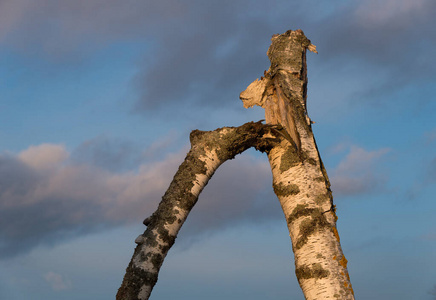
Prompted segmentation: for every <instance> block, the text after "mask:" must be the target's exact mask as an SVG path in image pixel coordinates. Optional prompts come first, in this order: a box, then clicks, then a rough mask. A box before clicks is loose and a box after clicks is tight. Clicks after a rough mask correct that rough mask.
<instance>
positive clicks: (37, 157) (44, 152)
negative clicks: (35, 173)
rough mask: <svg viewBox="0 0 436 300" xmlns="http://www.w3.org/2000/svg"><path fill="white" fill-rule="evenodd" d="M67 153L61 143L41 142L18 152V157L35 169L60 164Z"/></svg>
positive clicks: (66, 156)
mask: <svg viewBox="0 0 436 300" xmlns="http://www.w3.org/2000/svg"><path fill="white" fill-rule="evenodd" d="M68 156H69V154H68V152H67V150H66V149H65V146H63V145H54V144H41V145H38V146H30V147H29V148H28V149H26V150H24V151H22V152H20V153H19V154H18V158H19V159H20V160H21V161H22V162H24V163H25V164H27V165H29V166H31V167H33V168H35V169H47V168H51V167H54V166H56V165H59V164H61V163H62V162H63V161H65V160H66V159H67V158H68Z"/></svg>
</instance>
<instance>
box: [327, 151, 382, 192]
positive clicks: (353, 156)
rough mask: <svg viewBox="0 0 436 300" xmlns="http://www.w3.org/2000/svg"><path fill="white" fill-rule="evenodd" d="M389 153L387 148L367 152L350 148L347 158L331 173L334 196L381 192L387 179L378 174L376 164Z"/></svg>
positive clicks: (378, 170)
mask: <svg viewBox="0 0 436 300" xmlns="http://www.w3.org/2000/svg"><path fill="white" fill-rule="evenodd" d="M389 151H390V149H389V148H382V149H379V150H375V151H367V150H365V149H363V148H360V147H357V146H351V148H350V151H349V153H348V154H347V156H346V157H345V158H344V159H343V160H342V161H341V162H340V163H339V164H338V166H337V167H336V168H335V169H334V170H333V171H332V172H331V176H330V177H331V181H332V189H333V192H334V194H335V195H358V194H370V193H374V192H378V191H380V190H382V189H383V187H384V185H385V183H386V182H387V177H386V175H384V174H383V173H380V168H378V167H377V164H378V162H379V161H380V160H381V159H382V158H383V157H384V156H385V155H386V154H387V153H388V152H389Z"/></svg>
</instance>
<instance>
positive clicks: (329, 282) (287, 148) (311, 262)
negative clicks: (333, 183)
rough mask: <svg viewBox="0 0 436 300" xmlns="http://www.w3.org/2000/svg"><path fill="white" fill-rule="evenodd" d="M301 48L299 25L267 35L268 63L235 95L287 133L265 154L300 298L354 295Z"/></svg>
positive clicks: (303, 42) (305, 46) (305, 45)
mask: <svg viewBox="0 0 436 300" xmlns="http://www.w3.org/2000/svg"><path fill="white" fill-rule="evenodd" d="M306 49H309V50H311V51H315V52H316V48H315V46H314V45H312V44H311V42H310V41H309V40H308V39H307V38H306V37H305V36H304V34H303V32H302V31H301V30H296V31H288V32H286V33H284V34H281V35H275V36H273V38H272V44H271V46H270V48H269V50H268V56H269V58H270V60H271V67H270V69H269V70H268V71H267V72H265V74H264V75H265V77H262V78H261V80H256V81H255V82H254V83H252V84H251V85H250V86H249V87H248V88H247V90H245V91H244V92H242V93H241V96H240V97H241V99H242V101H243V102H244V106H245V107H250V106H253V105H260V106H262V107H264V108H265V116H266V117H265V118H266V122H267V124H276V125H279V126H281V128H282V130H281V132H282V133H283V135H284V136H285V137H287V138H286V139H282V141H281V143H280V144H278V145H276V146H274V147H273V148H272V149H271V150H269V151H268V158H269V161H270V165H271V170H272V174H273V188H274V192H275V193H276V195H277V197H278V198H279V200H280V204H281V206H282V209H283V212H284V214H285V217H286V221H287V224H288V229H289V233H290V237H291V240H292V246H293V251H294V256H295V273H296V275H297V278H298V281H299V283H300V286H301V288H302V290H303V293H304V295H305V297H306V299H354V294H353V290H352V288H351V283H350V278H349V276H348V271H347V260H346V259H345V256H344V255H343V253H342V249H341V245H340V242H339V234H338V231H337V229H336V220H337V217H336V213H335V206H334V205H333V197H332V193H331V190H330V182H329V179H328V176H327V172H326V170H325V168H324V166H323V163H322V161H321V158H320V155H319V152H318V149H317V146H316V143H315V139H314V136H313V132H312V128H311V123H312V122H311V120H310V118H309V117H308V115H307V110H306V88H307V67H306Z"/></svg>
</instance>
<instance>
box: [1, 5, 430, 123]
mask: <svg viewBox="0 0 436 300" xmlns="http://www.w3.org/2000/svg"><path fill="white" fill-rule="evenodd" d="M333 2H334V3H331V4H330V3H329V6H326V5H325V4H323V3H322V2H320V1H315V0H313V1H305V2H296V1H270V2H262V1H255V2H253V1H246V0H242V1H220V2H207V3H206V2H204V1H200V0H188V1H183V2H181V1H174V0H165V1H139V2H138V1H134V0H127V1H123V2H120V1H117V0H108V1H103V0H93V1H85V0H77V1H71V2H59V1H54V0H41V1H38V4H35V3H34V2H33V1H30V0H6V1H2V2H1V3H0V43H3V44H4V45H7V46H8V47H13V48H14V50H16V49H21V51H23V52H25V53H29V54H30V55H31V56H32V57H33V56H34V55H35V54H38V55H42V56H44V57H45V58H46V59H47V60H53V59H54V60H62V59H66V60H68V57H71V56H72V57H75V58H76V59H77V58H79V59H80V58H81V57H82V56H83V55H89V54H95V53H98V52H99V51H103V50H104V49H105V47H106V48H107V47H110V46H111V45H122V47H129V45H130V46H131V45H135V47H136V48H137V47H144V45H147V46H146V47H144V54H143V56H142V58H136V67H137V68H138V72H137V74H136V76H134V79H133V80H132V85H133V86H134V87H135V90H136V94H137V99H136V105H135V111H140V112H145V113H147V112H148V113H150V112H152V111H156V109H163V108H164V109H165V110H166V112H167V113H168V112H174V113H177V114H176V116H177V115H181V112H184V113H185V114H186V115H187V116H188V117H190V116H192V114H194V113H195V112H196V111H197V110H195V109H193V105H194V106H195V107H196V108H205V107H207V108H208V109H210V108H213V109H217V108H222V107H227V109H232V108H234V107H238V105H240V103H239V101H238V95H239V93H240V92H241V91H242V90H244V89H245V88H246V87H247V86H248V84H249V83H250V82H252V81H253V80H255V79H256V78H257V77H260V76H261V75H262V74H263V70H265V69H267V68H268V66H269V61H268V58H267V57H266V54H265V53H266V50H267V48H268V46H269V44H270V37H271V35H272V34H274V33H282V32H284V31H286V30H288V29H297V28H303V30H304V31H305V32H306V34H307V35H308V37H309V38H311V39H312V40H313V41H314V43H315V44H316V45H317V46H318V48H319V52H320V54H319V56H318V57H317V58H315V57H313V58H311V60H313V61H316V64H317V65H318V66H317V70H318V72H321V73H320V76H323V78H324V82H326V81H328V82H329V84H328V85H327V86H328V87H330V88H331V86H332V84H333V83H334V84H335V85H336V86H338V84H340V85H341V87H340V88H338V90H340V92H341V93H342V94H346V95H343V96H342V97H343V98H344V99H343V101H347V102H350V101H355V100H356V98H357V99H363V100H368V99H370V100H372V101H375V100H374V99H378V98H379V96H380V95H384V96H386V95H392V94H393V93H394V92H395V91H396V90H399V89H401V88H404V87H406V86H408V85H409V84H412V83H419V84H425V83H426V82H427V83H428V82H432V81H433V80H434V78H435V77H434V73H433V70H434V69H435V67H436V63H435V60H434V59H433V52H432V49H433V48H434V47H435V43H436V34H435V32H434V30H433V22H432V20H433V16H434V13H435V12H436V4H435V2H434V1H432V0H419V1H408V0H398V1H394V0H389V1H375V0H365V1H360V2H343V1H333ZM320 8H321V9H320ZM145 49H146V50H145ZM351 65H353V66H357V67H356V68H354V69H350V66H351ZM310 72H311V71H310ZM310 72H309V77H311V76H312V75H311V73H310ZM350 78H354V80H353V81H351V80H350ZM330 80H331V82H330ZM350 81H351V82H350ZM422 101H423V100H422Z"/></svg>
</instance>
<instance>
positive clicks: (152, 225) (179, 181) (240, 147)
mask: <svg viewBox="0 0 436 300" xmlns="http://www.w3.org/2000/svg"><path fill="white" fill-rule="evenodd" d="M271 130H272V127H271V126H266V125H263V124H261V122H257V123H253V122H250V123H246V124H244V125H242V126H239V127H224V128H220V129H217V130H214V131H199V130H194V131H193V132H191V136H190V140H191V150H190V151H189V153H188V154H187V155H186V158H185V160H184V162H183V163H182V164H181V165H180V167H179V170H178V171H177V173H176V175H175V176H174V178H173V181H172V182H171V184H170V187H169V188H168V190H167V191H166V193H165V195H164V196H163V197H162V201H161V202H160V204H159V207H158V209H157V210H156V211H155V212H154V213H153V215H152V216H151V217H149V218H147V219H145V220H144V225H146V226H147V229H146V230H145V232H144V233H143V234H141V235H140V236H138V238H136V240H135V243H137V244H138V245H137V246H136V249H135V252H134V254H133V257H132V259H131V261H130V264H129V266H128V267H127V270H126V274H125V276H124V280H123V283H122V285H121V287H120V288H119V290H118V293H117V296H116V299H117V300H136V299H141V300H144V299H149V297H150V293H151V291H152V289H153V287H154V285H155V284H156V281H157V278H158V273H159V270H160V267H161V266H162V263H163V261H164V258H165V256H166V255H167V253H168V251H169V249H170V248H171V246H172V245H173V244H174V241H175V239H176V237H177V234H178V232H179V230H180V228H181V227H182V225H183V223H184V222H185V220H186V218H187V217H188V214H189V212H190V211H191V209H192V207H193V206H194V205H195V203H196V202H197V200H198V196H199V194H200V192H201V191H202V190H203V188H204V187H205V186H206V184H207V183H208V181H209V179H210V178H211V177H212V175H213V174H214V172H215V170H216V169H217V168H218V167H219V166H220V165H221V164H222V163H224V162H225V161H227V160H229V159H232V158H234V157H235V156H236V155H237V154H239V153H242V152H243V151H245V150H247V149H248V148H251V147H255V148H256V149H258V150H260V151H265V150H266V148H271V146H270V144H274V143H277V141H279V140H280V139H279V138H274V136H273V135H272V134H271Z"/></svg>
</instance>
